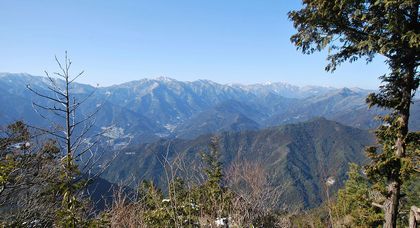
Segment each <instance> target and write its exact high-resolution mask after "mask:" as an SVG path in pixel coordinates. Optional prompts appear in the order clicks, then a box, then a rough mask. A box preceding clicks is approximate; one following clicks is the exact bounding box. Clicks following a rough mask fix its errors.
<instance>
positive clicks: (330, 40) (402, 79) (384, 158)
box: [289, 0, 420, 228]
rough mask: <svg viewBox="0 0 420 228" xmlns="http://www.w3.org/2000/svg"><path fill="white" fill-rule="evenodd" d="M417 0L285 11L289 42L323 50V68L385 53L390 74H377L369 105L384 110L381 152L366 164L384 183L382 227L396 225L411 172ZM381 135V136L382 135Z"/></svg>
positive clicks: (419, 47) (419, 48)
mask: <svg viewBox="0 0 420 228" xmlns="http://www.w3.org/2000/svg"><path fill="white" fill-rule="evenodd" d="M419 2H420V1H419V0H382V1H378V0H336V1H331V0H303V8H302V9H300V10H297V11H292V12H290V13H289V18H290V19H291V20H292V21H293V22H294V26H295V28H296V29H297V33H296V34H294V35H293V36H292V37H291V41H292V42H293V43H294V44H295V45H296V46H297V47H298V49H300V50H302V52H303V53H305V54H312V53H314V52H316V51H321V50H323V49H328V53H329V54H328V58H327V59H328V61H329V63H328V65H327V66H326V70H327V71H334V70H335V69H336V67H337V66H338V65H340V64H341V63H343V62H346V61H350V62H353V61H356V60H358V59H360V58H364V59H365V60H366V61H367V62H370V61H372V59H373V58H374V57H375V55H377V54H380V55H382V56H384V57H385V58H386V61H385V62H386V64H387V65H388V66H389V70H390V73H388V74H386V75H383V76H381V77H380V78H381V80H382V82H383V84H382V85H381V86H380V90H379V92H378V93H373V94H370V95H369V97H368V99H367V102H368V103H369V105H370V106H378V107H383V108H385V109H389V110H390V111H391V114H390V115H389V116H387V117H385V118H383V121H384V125H383V126H382V127H381V128H380V129H378V132H377V134H378V138H379V141H380V142H381V143H382V145H383V147H384V148H383V149H382V150H381V151H379V150H378V151H376V150H373V149H370V150H369V151H368V153H369V154H370V156H371V157H373V156H377V157H376V158H377V159H373V162H372V163H371V165H370V166H369V168H368V172H369V173H368V174H369V176H370V177H373V176H376V177H378V176H381V177H382V178H381V179H380V180H379V179H377V178H376V179H375V180H376V181H384V182H385V184H386V192H385V197H386V200H385V202H384V204H383V207H382V208H383V210H384V220H385V227H387V228H388V227H396V222H397V217H398V207H399V201H400V197H401V192H400V191H401V185H402V183H403V182H404V180H405V179H406V177H407V176H409V173H411V172H413V169H412V168H413V165H412V164H411V163H412V161H413V160H414V159H413V156H414V154H415V153H411V152H409V151H407V145H408V144H409V143H410V140H411V138H413V137H409V132H408V121H409V118H410V105H411V103H412V101H413V97H414V95H415V92H416V90H417V88H418V86H419V80H420V78H419V72H418V66H419V55H420V25H419ZM384 137H386V138H384Z"/></svg>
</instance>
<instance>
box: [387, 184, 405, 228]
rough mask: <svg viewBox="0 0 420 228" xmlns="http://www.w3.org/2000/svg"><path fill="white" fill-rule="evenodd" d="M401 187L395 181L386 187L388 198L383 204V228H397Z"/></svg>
mask: <svg viewBox="0 0 420 228" xmlns="http://www.w3.org/2000/svg"><path fill="white" fill-rule="evenodd" d="M400 188H401V185H400V184H399V183H398V182H397V181H392V182H391V183H390V184H389V185H388V192H389V194H390V196H389V197H388V198H387V199H386V201H385V203H384V213H385V224H384V228H395V227H397V218H398V206H399V201H400V200H399V198H400Z"/></svg>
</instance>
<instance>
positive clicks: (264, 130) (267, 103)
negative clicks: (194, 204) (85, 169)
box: [0, 73, 420, 209]
mask: <svg viewBox="0 0 420 228" xmlns="http://www.w3.org/2000/svg"><path fill="white" fill-rule="evenodd" d="M56 83H58V84H59V85H63V83H64V82H63V81H60V80H57V82H56ZM28 86H30V88H32V89H34V90H37V91H39V92H40V93H42V94H48V95H52V94H51V92H50V91H49V90H48V81H47V78H46V77H39V76H32V75H29V74H13V73H0V125H3V126H4V125H6V124H8V123H11V122H13V121H16V120H24V121H25V122H26V123H29V124H30V125H35V126H43V127H48V126H50V125H51V123H49V122H48V121H45V120H44V119H43V118H42V117H41V116H40V115H38V114H37V113H36V112H35V111H34V108H33V105H32V102H37V103H40V104H48V103H46V102H45V100H44V99H42V98H41V97H39V96H36V95H34V94H33V93H32V92H31V91H29V90H28V88H27V87H28ZM70 90H71V93H72V94H73V95H74V96H75V98H76V99H77V100H84V98H85V97H88V96H89V95H90V94H93V95H92V96H91V97H89V99H87V100H86V102H85V103H84V104H83V105H82V106H80V109H79V110H78V111H77V115H79V116H80V118H83V117H84V116H87V115H89V113H92V112H94V111H95V110H96V109H99V112H98V113H97V115H96V117H95V125H94V128H93V129H92V134H95V133H97V132H102V133H103V134H102V135H103V137H104V138H105V141H106V142H107V143H108V144H109V145H112V148H107V150H106V151H105V150H104V153H107V154H108V153H109V154H112V153H113V152H116V151H117V152H118V153H117V154H118V156H117V157H116V158H115V160H114V161H113V162H112V163H111V166H110V167H109V168H108V169H107V170H106V171H105V173H104V174H103V178H105V179H106V180H107V181H110V182H112V183H120V182H127V181H130V180H131V181H132V182H130V183H131V185H132V187H135V185H136V183H138V181H140V180H142V179H152V180H155V181H156V182H157V183H161V184H162V183H163V182H164V181H162V179H161V178H162V175H163V174H164V173H163V172H164V169H163V167H162V156H166V158H167V159H169V160H171V159H172V160H173V159H174V158H175V157H176V156H180V155H182V157H184V159H185V161H186V162H187V164H198V163H199V159H200V151H203V150H206V148H207V145H208V143H209V140H210V137H211V136H212V135H215V134H216V135H219V137H220V147H221V154H222V160H223V163H224V165H225V167H229V165H230V164H232V162H234V161H238V160H250V161H255V162H260V163H261V164H263V167H264V168H265V169H266V171H267V172H268V173H269V174H270V177H271V178H272V181H273V183H275V184H277V185H280V186H282V188H283V190H284V194H285V196H284V197H282V198H281V202H279V203H280V204H286V205H293V206H294V207H295V208H296V209H301V208H310V207H315V206H317V205H319V204H320V203H321V202H322V201H323V199H324V197H325V189H324V187H325V186H324V183H325V180H326V178H334V180H335V182H336V184H335V185H334V186H332V191H334V190H336V189H338V188H339V187H340V186H341V185H342V183H343V181H344V180H345V173H346V171H347V167H348V165H347V164H348V163H349V162H356V163H358V164H362V163H364V162H366V161H367V160H366V157H365V155H364V152H363V148H364V147H365V146H367V145H371V144H374V143H375V142H374V138H373V135H372V134H371V133H370V132H369V130H371V129H373V128H375V127H376V126H378V124H379V122H376V121H375V120H374V116H376V115H378V114H385V113H387V111H386V110H380V109H377V108H373V109H368V108H367V105H366V103H365V99H366V96H367V95H368V94H369V93H371V92H374V91H370V90H364V89H360V88H332V87H319V86H307V87H298V86H293V85H290V84H286V83H264V84H254V85H241V84H225V85H224V84H219V83H215V82H212V81H208V80H197V81H193V82H182V81H177V80H174V79H171V78H166V77H160V78H156V79H142V80H139V81H132V82H127V83H123V84H120V85H113V86H108V87H93V86H91V85H86V84H79V83H75V84H73V86H72V87H71V88H70ZM411 111H412V113H411V122H410V128H411V129H412V130H419V129H420V123H419V121H420V118H419V113H420V112H419V111H420V102H419V100H415V101H414V103H413V106H412V109H411ZM87 137H90V136H89V135H87ZM105 157H106V156H105ZM128 185H130V184H129V183H128Z"/></svg>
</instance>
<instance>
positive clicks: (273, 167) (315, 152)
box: [103, 118, 374, 208]
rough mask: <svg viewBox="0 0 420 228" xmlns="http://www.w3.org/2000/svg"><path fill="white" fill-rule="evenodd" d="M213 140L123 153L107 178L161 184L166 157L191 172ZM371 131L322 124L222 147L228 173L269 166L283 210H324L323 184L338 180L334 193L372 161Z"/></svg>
mask: <svg viewBox="0 0 420 228" xmlns="http://www.w3.org/2000/svg"><path fill="white" fill-rule="evenodd" d="M209 139H210V135H205V136H200V137H198V138H196V139H194V140H181V139H175V140H160V141H158V142H155V143H149V144H141V145H137V146H131V147H129V148H127V149H126V150H124V151H122V152H121V153H120V154H119V155H118V156H117V158H116V160H115V161H114V162H113V163H112V165H111V166H110V167H109V169H108V170H107V171H106V172H105V173H104V175H103V177H104V178H105V179H107V180H109V181H111V182H122V183H131V184H132V185H135V183H138V181H140V180H142V179H153V180H155V181H157V182H160V184H162V181H161V176H162V175H163V167H162V163H161V161H162V160H163V158H164V157H167V158H168V159H169V160H173V159H174V158H175V157H177V156H184V159H185V163H186V164H188V166H189V167H190V168H193V166H194V165H195V164H199V162H198V161H199V159H200V153H199V152H200V151H202V150H205V149H206V147H207V144H208V143H209ZM373 141H374V140H373V138H372V135H371V134H369V133H368V132H367V131H364V130H359V129H355V128H351V127H347V126H344V125H341V124H339V123H337V122H333V121H328V120H326V119H324V118H317V119H314V120H312V121H309V122H305V123H298V124H289V125H285V126H280V127H273V128H268V129H264V130H259V131H241V132H224V133H222V134H220V143H221V145H220V147H221V154H222V157H221V158H222V160H223V163H224V167H225V168H226V167H229V165H230V164H231V163H232V162H233V161H237V160H249V161H258V162H261V163H262V164H263V166H264V167H265V169H266V170H267V172H268V173H269V174H270V176H271V177H272V181H273V182H274V183H276V184H278V185H282V186H283V187H282V188H283V189H284V191H285V195H284V196H283V197H282V199H281V202H280V203H281V204H283V203H284V204H286V205H288V206H291V205H293V207H294V208H310V207H314V206H317V205H319V204H320V203H321V202H322V199H323V197H324V191H323V183H325V180H326V179H327V178H328V177H333V178H334V179H335V180H336V183H337V184H336V185H334V187H333V190H336V189H337V188H338V187H340V186H341V185H342V183H343V181H344V178H345V173H346V171H347V167H348V166H347V164H348V163H349V162H356V163H363V162H364V161H366V158H365V156H364V152H363V148H364V147H365V146H366V145H370V144H372V143H373Z"/></svg>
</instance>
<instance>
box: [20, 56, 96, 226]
mask: <svg viewBox="0 0 420 228" xmlns="http://www.w3.org/2000/svg"><path fill="white" fill-rule="evenodd" d="M55 61H56V63H57V65H58V67H59V71H58V72H54V73H53V75H54V76H55V77H53V76H52V75H50V74H49V73H48V72H47V71H45V74H46V81H47V82H48V83H46V90H41V89H37V88H32V87H31V85H27V88H28V89H29V90H30V91H31V92H33V93H34V94H35V95H36V96H37V97H39V98H42V99H43V100H44V102H38V101H33V103H32V104H33V107H34V110H35V111H36V112H37V113H38V114H39V115H40V116H41V117H42V118H43V119H45V120H46V122H47V123H48V124H49V125H50V128H42V127H35V126H32V127H33V128H35V129H37V130H39V131H41V132H43V133H45V134H47V135H48V136H49V137H53V138H55V140H56V141H57V142H58V145H59V146H60V149H61V151H62V157H61V166H62V173H63V175H62V176H63V178H62V180H61V183H58V184H57V185H58V186H60V187H59V190H58V191H59V195H61V197H62V201H63V202H62V204H63V205H66V206H64V208H65V210H64V211H65V213H67V212H68V213H72V212H69V211H70V209H71V208H75V207H74V205H75V204H77V205H80V203H79V202H78V196H77V195H78V194H79V193H80V192H82V191H81V190H83V189H85V187H86V185H87V183H89V182H90V180H92V179H93V178H94V177H97V176H98V175H99V172H96V173H95V171H94V165H95V164H96V163H97V162H98V161H99V159H100V155H98V154H97V153H96V151H95V150H96V149H97V147H96V146H97V144H98V142H99V140H100V137H99V136H100V135H101V132H99V133H93V132H92V129H93V127H94V125H95V114H96V113H97V112H98V111H99V109H100V105H99V107H96V108H95V109H94V110H93V111H92V112H90V113H88V114H85V113H81V110H80V109H81V106H82V105H84V104H85V103H86V101H88V99H89V98H91V97H92V96H93V95H94V93H95V89H93V90H92V91H89V92H88V93H87V94H85V95H84V96H81V95H78V96H77V95H76V93H75V91H74V90H75V89H76V88H77V86H78V85H77V84H76V83H75V81H76V80H77V79H78V78H79V77H81V76H82V75H83V74H84V71H81V72H80V73H78V74H75V75H74V76H73V75H72V74H71V73H70V68H71V66H72V61H71V60H70V59H69V58H68V56H67V52H65V57H64V61H60V60H58V58H57V57H55ZM66 216H67V215H66ZM72 216H75V215H71V216H67V217H69V218H71V217H72ZM70 223H71V224H72V225H74V224H75V222H70Z"/></svg>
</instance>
